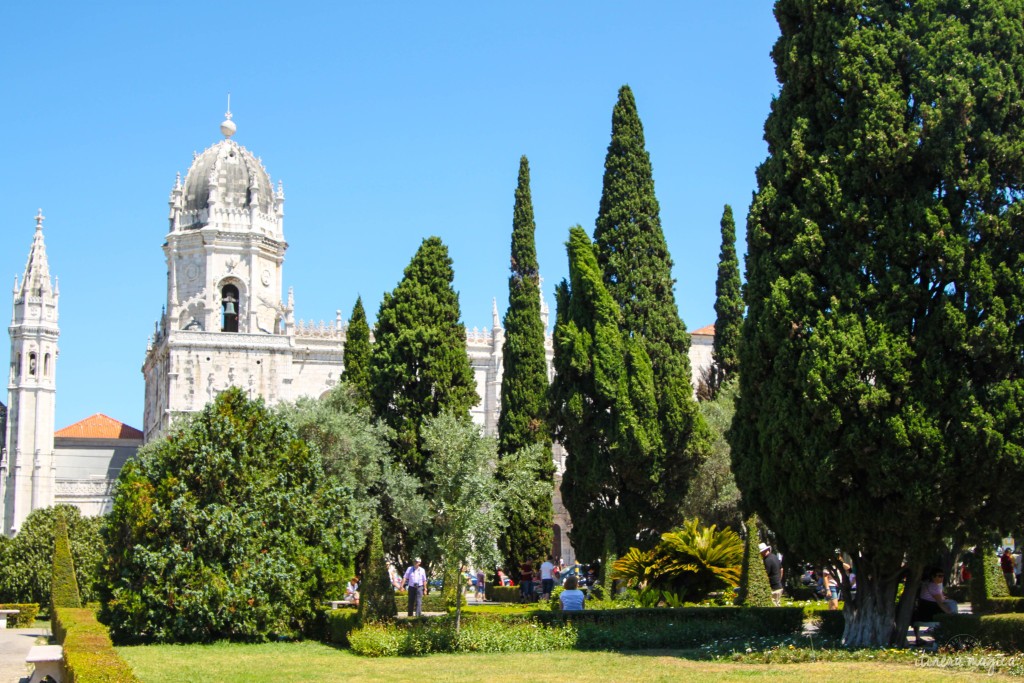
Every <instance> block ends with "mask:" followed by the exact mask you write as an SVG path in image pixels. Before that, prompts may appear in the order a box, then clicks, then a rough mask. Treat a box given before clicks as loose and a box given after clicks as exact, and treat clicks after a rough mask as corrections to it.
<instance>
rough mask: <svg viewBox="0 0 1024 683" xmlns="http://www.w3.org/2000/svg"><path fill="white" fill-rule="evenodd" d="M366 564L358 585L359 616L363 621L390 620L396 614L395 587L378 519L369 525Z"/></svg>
mask: <svg viewBox="0 0 1024 683" xmlns="http://www.w3.org/2000/svg"><path fill="white" fill-rule="evenodd" d="M368 540H369V547H368V548H367V552H366V564H365V565H364V566H363V573H362V575H361V579H362V583H361V584H360V585H359V616H360V618H361V619H362V620H363V621H391V620H392V619H394V618H395V617H396V616H397V615H398V605H397V604H396V603H395V587H394V586H392V585H391V577H390V575H389V574H388V564H387V561H386V560H385V559H384V546H383V544H382V543H381V539H380V520H378V519H377V518H374V520H373V524H372V525H371V526H370V536H369V539H368Z"/></svg>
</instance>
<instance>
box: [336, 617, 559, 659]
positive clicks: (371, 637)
mask: <svg viewBox="0 0 1024 683" xmlns="http://www.w3.org/2000/svg"><path fill="white" fill-rule="evenodd" d="M574 636H575V630H574V629H573V627H572V626H571V625H561V626H558V627H555V628H538V627H537V625H536V624H532V623H530V622H524V621H521V620H520V621H515V620H513V621H511V622H506V621H504V620H498V619H468V620H466V621H464V622H463V624H462V628H461V632H460V634H459V637H458V638H456V636H455V624H454V621H453V620H451V619H443V620H436V619H435V620H424V621H419V622H412V623H405V622H399V623H393V624H367V625H366V626H365V627H363V628H360V629H357V630H356V631H354V632H352V634H351V635H350V637H349V642H350V643H351V646H352V651H353V652H355V653H356V654H359V655H363V656H364V657H393V656H399V655H401V656H409V655H425V654H430V653H435V652H543V651H549V650H566V649H570V648H571V647H572V646H573V643H574V641H575V637H574Z"/></svg>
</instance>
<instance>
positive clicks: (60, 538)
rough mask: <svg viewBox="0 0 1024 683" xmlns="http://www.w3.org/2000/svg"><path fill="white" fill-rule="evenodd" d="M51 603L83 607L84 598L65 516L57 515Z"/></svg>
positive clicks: (57, 605)
mask: <svg viewBox="0 0 1024 683" xmlns="http://www.w3.org/2000/svg"><path fill="white" fill-rule="evenodd" d="M50 604H51V605H52V606H53V607H81V606H82V598H81V594H80V593H79V592H78V579H77V578H75V561H74V560H73V559H72V558H71V542H70V541H69V540H68V527H67V523H66V522H65V521H64V517H62V516H58V517H57V525H56V528H55V529H54V533H53V573H52V576H51V578H50Z"/></svg>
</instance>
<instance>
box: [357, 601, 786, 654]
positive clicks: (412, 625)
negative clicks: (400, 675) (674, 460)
mask: <svg viewBox="0 0 1024 683" xmlns="http://www.w3.org/2000/svg"><path fill="white" fill-rule="evenodd" d="M803 617H804V613H803V610H802V609H801V608H799V607H749V608H737V607H722V608H716V607H690V608H687V607H684V608H673V609H669V608H651V609H615V610H584V611H582V612H551V611H548V610H543V609H538V610H529V611H523V612H521V613H518V614H494V613H482V614H481V613H478V614H467V615H465V616H464V617H463V620H462V632H461V634H460V635H459V637H458V638H456V636H455V627H454V621H453V620H452V619H451V618H445V619H431V620H421V621H408V620H402V621H399V622H396V623H394V624H386V625H377V624H375V625H367V626H364V627H362V628H358V629H355V630H354V631H352V632H351V633H350V634H349V643H350V644H351V647H352V650H353V652H356V653H357V654H362V655H366V656H377V657H380V656H390V655H410V654H427V653H431V652H532V651H536V650H552V649H563V650H564V649H576V650H642V649H649V648H688V647H697V646H699V645H702V644H704V643H707V642H709V641H712V640H717V639H721V638H735V637H756V636H785V635H791V634H794V633H799V632H800V629H801V628H802V626H803Z"/></svg>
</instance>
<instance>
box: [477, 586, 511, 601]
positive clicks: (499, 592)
mask: <svg viewBox="0 0 1024 683" xmlns="http://www.w3.org/2000/svg"><path fill="white" fill-rule="evenodd" d="M484 598H486V599H487V600H489V601H490V602H519V586H491V585H488V586H487V588H485V589H484Z"/></svg>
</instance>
